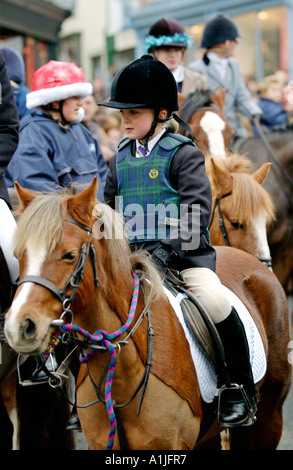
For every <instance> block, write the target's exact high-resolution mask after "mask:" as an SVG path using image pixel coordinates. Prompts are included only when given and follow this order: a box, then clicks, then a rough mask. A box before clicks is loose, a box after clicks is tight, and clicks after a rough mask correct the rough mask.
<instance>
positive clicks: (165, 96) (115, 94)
mask: <svg viewBox="0 0 293 470" xmlns="http://www.w3.org/2000/svg"><path fill="white" fill-rule="evenodd" d="M98 105H100V106H107V107H109V108H117V109H132V108H151V109H154V111H155V116H154V120H153V123H152V126H151V128H150V130H149V132H148V133H147V134H146V135H145V136H144V139H145V144H144V147H145V149H146V150H147V145H148V140H149V138H150V137H151V136H152V135H153V133H154V132H155V129H156V125H157V123H158V122H165V121H168V120H170V119H172V118H174V119H175V120H176V121H178V122H179V124H181V125H182V126H183V127H185V128H186V129H187V130H188V132H189V133H190V136H191V138H192V139H193V135H192V131H191V129H190V127H189V126H188V124H186V123H185V122H184V121H183V120H182V119H181V118H180V117H179V116H177V114H173V111H178V91H177V84H176V81H175V78H174V76H173V74H172V72H170V70H169V69H168V67H166V66H165V65H164V64H163V63H162V62H160V61H158V60H157V59H155V58H154V57H153V56H152V55H143V56H142V57H141V58H140V59H137V60H134V61H133V62H131V63H130V64H128V65H126V66H125V67H123V68H122V69H121V70H120V71H119V72H118V73H117V74H116V75H115V78H114V80H113V82H112V86H111V95H110V100H109V101H107V102H105V103H98ZM161 108H163V109H166V110H168V112H169V113H168V114H169V115H168V117H167V118H166V119H159V113H160V110H161ZM193 140H194V139H193Z"/></svg>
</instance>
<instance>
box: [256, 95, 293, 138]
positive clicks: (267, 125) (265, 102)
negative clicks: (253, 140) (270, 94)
mask: <svg viewBox="0 0 293 470" xmlns="http://www.w3.org/2000/svg"><path fill="white" fill-rule="evenodd" d="M258 106H259V107H260V108H261V110H262V112H263V114H262V117H261V120H260V122H261V124H262V125H263V127H264V130H265V132H272V131H273V130H278V129H286V127H287V122H288V117H289V114H290V113H287V112H286V111H285V109H284V108H283V106H282V104H281V103H277V102H276V101H273V100H270V99H268V98H263V97H261V98H260V100H259V102H258ZM254 133H255V134H256V135H258V131H257V130H256V129H255V128H254Z"/></svg>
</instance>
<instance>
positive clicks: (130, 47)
mask: <svg viewBox="0 0 293 470" xmlns="http://www.w3.org/2000/svg"><path fill="white" fill-rule="evenodd" d="M0 11H1V14H0V43H1V42H2V45H3V43H4V44H5V45H7V46H9V47H13V48H15V49H17V50H18V51H19V52H21V53H22V55H23V57H24V59H25V63H26V70H27V85H28V86H30V80H31V75H32V73H33V71H34V70H35V69H36V68H38V67H39V66H40V65H42V64H43V63H45V62H47V61H48V60H49V59H59V60H66V61H73V62H75V63H76V64H78V65H79V66H82V67H83V69H84V72H85V74H86V76H87V79H88V80H90V81H93V80H94V78H95V77H101V78H103V80H104V81H105V82H106V83H107V84H109V83H110V81H111V79H112V77H113V75H114V74H115V72H116V70H118V69H119V68H120V67H121V66H123V65H125V64H126V63H127V62H129V61H131V60H133V59H135V58H137V57H139V56H140V55H141V54H142V53H144V52H145V50H144V38H145V36H146V35H147V33H148V30H149V27H150V26H151V25H152V24H153V23H154V22H155V21H157V20H158V19H159V18H162V17H173V18H176V19H177V20H179V21H180V22H181V23H182V24H183V25H184V26H185V28H186V31H187V32H188V33H189V34H190V35H191V36H192V38H193V40H194V44H193V47H191V48H190V49H189V50H188V52H187V54H186V56H185V61H186V63H189V62H191V61H193V60H194V59H195V57H197V56H198V55H199V54H200V49H199V46H200V39H201V35H202V31H203V27H204V24H205V22H206V21H207V20H208V19H210V17H211V16H214V15H215V14H216V13H218V12H220V11H221V12H223V13H224V14H227V15H229V16H231V17H232V18H233V19H234V20H235V21H236V23H237V25H238V28H239V30H240V32H241V33H242V34H243V35H245V39H240V40H239V45H238V47H237V49H236V58H237V60H238V62H239V64H240V67H241V70H242V73H243V75H244V76H246V77H253V78H255V79H256V80H260V79H261V78H263V77H264V76H266V75H268V74H271V73H273V72H275V71H276V70H278V69H283V70H287V71H288V72H289V75H290V77H291V78H293V1H292V0H278V1H277V0H180V1H178V0H25V1H24V0H0ZM290 25H291V27H290Z"/></svg>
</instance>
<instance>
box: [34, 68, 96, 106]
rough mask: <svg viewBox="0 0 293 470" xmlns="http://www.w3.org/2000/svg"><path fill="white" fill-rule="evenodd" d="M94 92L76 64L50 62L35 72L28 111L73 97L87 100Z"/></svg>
mask: <svg viewBox="0 0 293 470" xmlns="http://www.w3.org/2000/svg"><path fill="white" fill-rule="evenodd" d="M92 92H93V87H92V85H91V83H88V82H87V81H86V78H85V76H84V74H83V71H82V69H81V68H79V67H78V66H77V65H76V64H74V63H69V62H59V61H55V60H50V61H49V62H48V63H47V64H45V65H43V66H42V67H40V68H39V69H38V70H36V71H35V73H34V74H33V78H32V86H31V93H28V94H27V96H26V105H27V108H28V109H34V108H37V107H39V106H45V105H47V104H49V103H52V102H53V101H62V100H65V99H66V98H70V97H71V96H80V97H82V98H85V97H86V96H88V95H90V94H91V93H92Z"/></svg>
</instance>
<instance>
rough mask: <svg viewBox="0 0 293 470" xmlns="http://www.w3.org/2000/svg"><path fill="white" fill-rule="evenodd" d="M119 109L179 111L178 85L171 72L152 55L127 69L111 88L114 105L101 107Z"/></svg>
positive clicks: (116, 76) (123, 70)
mask: <svg viewBox="0 0 293 470" xmlns="http://www.w3.org/2000/svg"><path fill="white" fill-rule="evenodd" d="M98 104H99V105H102V106H108V107H109V108H117V109H131V108H154V109H156V108H164V109H168V110H169V111H170V112H172V111H177V110H178V99H177V85H176V81H175V79H174V77H173V74H172V73H171V72H170V71H169V69H168V68H167V67H166V66H165V65H164V64H163V63H162V62H159V61H158V60H156V59H154V57H153V56H151V55H144V56H142V57H141V58H140V59H137V60H134V61H133V62H131V63H130V64H128V65H126V66H125V67H123V68H122V69H121V70H120V71H119V72H118V73H117V74H116V75H115V78H114V80H113V82H112V86H111V96H110V101H108V102H106V103H98Z"/></svg>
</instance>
